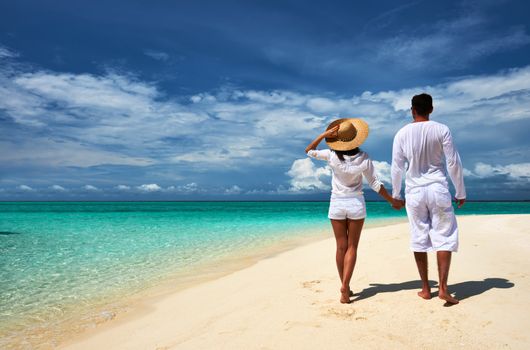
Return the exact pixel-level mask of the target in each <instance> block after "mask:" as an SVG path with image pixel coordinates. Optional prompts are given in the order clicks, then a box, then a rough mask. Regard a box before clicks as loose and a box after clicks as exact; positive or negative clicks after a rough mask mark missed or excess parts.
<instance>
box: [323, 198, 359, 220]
mask: <svg viewBox="0 0 530 350" xmlns="http://www.w3.org/2000/svg"><path fill="white" fill-rule="evenodd" d="M365 217H366V203H365V202H364V196H363V195H358V196H355V197H348V198H336V197H335V198H331V200H330V202H329V212H328V218H330V219H332V220H346V219H351V220H359V219H364V218H365Z"/></svg>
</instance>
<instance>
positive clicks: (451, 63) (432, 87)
mask: <svg viewBox="0 0 530 350" xmlns="http://www.w3.org/2000/svg"><path fill="white" fill-rule="evenodd" d="M529 12H530V5H527V4H526V2H525V1H446V2H443V3H442V2H433V1H412V2H396V1H378V2H369V3H362V4H359V3H356V2H352V1H325V2H324V1H322V2H307V1H193V2H184V1H130V0H129V1H116V0H114V1H90V2H88V1H87V2H72V1H47V2H42V1H24V0H19V1H16V2H7V1H3V2H1V3H0V123H1V129H0V160H1V162H2V170H1V171H0V200H63V199H66V200H181V199H182V200H190V199H191V200H193V199H199V200H207V199H218V200H219V199H220V200H222V199H226V200H305V199H326V198H328V196H329V183H330V177H329V175H330V172H329V169H328V168H326V167H325V164H323V163H319V162H318V161H314V160H313V161H312V160H309V159H307V158H306V157H305V154H304V151H303V150H304V148H305V146H306V145H307V144H308V143H309V142H310V141H311V140H312V138H313V137H314V136H316V135H317V134H318V133H319V132H321V131H322V130H323V129H324V128H325V126H326V125H327V124H328V123H329V122H330V121H332V120H333V119H335V118H338V117H361V118H364V119H365V120H366V121H367V122H368V123H369V124H370V128H371V134H370V137H369V138H368V141H367V142H366V144H365V145H364V146H363V148H364V150H365V151H367V152H368V153H369V154H370V156H371V158H372V159H373V160H375V161H376V166H377V169H378V172H379V175H380V177H381V178H382V179H383V180H384V181H386V182H387V183H388V176H389V163H390V161H391V159H390V154H391V145H392V138H393V135H394V134H395V132H396V131H397V130H399V128H401V127H402V126H403V125H405V124H406V123H408V122H410V115H409V113H410V111H409V107H410V98H411V97H412V96H413V95H414V94H417V93H420V92H428V93H431V94H432V95H433V97H434V104H435V112H434V114H433V115H432V119H433V120H437V121H440V122H442V123H445V124H447V125H448V126H449V127H450V128H451V129H452V131H453V136H454V139H455V142H456V145H457V148H458V149H459V151H460V154H461V156H462V159H463V162H464V167H465V169H466V170H465V173H466V186H467V189H468V197H469V198H470V199H530V186H529V185H530V156H529V155H528V151H529V146H530V139H529V138H528V131H529V130H530V59H529V57H530V23H529V22H530V21H529V20H528V16H527V14H528V13H529ZM387 187H388V186H387ZM366 193H367V196H368V198H369V199H374V198H376V196H374V194H373V193H371V191H370V190H369V189H367V191H366Z"/></svg>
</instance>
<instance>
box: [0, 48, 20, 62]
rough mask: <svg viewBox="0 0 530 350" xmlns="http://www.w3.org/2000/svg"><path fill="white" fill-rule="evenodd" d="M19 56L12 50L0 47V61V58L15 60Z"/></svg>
mask: <svg viewBox="0 0 530 350" xmlns="http://www.w3.org/2000/svg"><path fill="white" fill-rule="evenodd" d="M18 56H19V54H18V53H17V52H15V51H13V50H10V49H8V48H7V47H5V46H2V45H0V59H2V58H15V57H18Z"/></svg>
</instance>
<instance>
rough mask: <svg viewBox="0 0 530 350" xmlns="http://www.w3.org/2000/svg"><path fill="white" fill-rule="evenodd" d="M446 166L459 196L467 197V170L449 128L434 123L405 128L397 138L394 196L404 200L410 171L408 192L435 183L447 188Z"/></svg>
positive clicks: (419, 123) (393, 175) (393, 162)
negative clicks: (402, 194)
mask: <svg viewBox="0 0 530 350" xmlns="http://www.w3.org/2000/svg"><path fill="white" fill-rule="evenodd" d="M444 158H445V162H444ZM407 163H408V166H407ZM444 163H446V165H447V172H448V173H449V177H450V178H451V181H452V182H453V184H454V185H455V190H456V195H455V197H456V198H458V199H464V198H466V188H465V187H464V169H463V167H462V162H461V161H460V156H459V155H458V152H457V150H456V147H455V146H454V145H453V138H452V137H451V131H450V130H449V128H448V127H447V126H446V125H444V124H441V123H438V122H435V121H432V120H430V121H426V122H418V123H410V124H407V125H405V126H404V127H403V128H401V130H399V131H398V132H397V134H396V136H395V137H394V146H393V148H392V168H391V173H392V196H393V197H394V198H401V179H402V176H403V175H402V174H403V172H404V171H405V170H406V171H407V175H406V177H405V192H408V191H410V190H411V189H412V188H415V187H422V186H427V185H430V184H433V183H440V184H442V185H443V186H445V187H447V178H446V176H445V169H444Z"/></svg>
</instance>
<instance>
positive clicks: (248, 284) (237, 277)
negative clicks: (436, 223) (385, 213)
mask: <svg viewBox="0 0 530 350" xmlns="http://www.w3.org/2000/svg"><path fill="white" fill-rule="evenodd" d="M458 222H459V225H460V251H459V252H458V253H456V254H454V255H453V262H452V267H451V272H450V276H449V290H450V291H451V292H453V293H454V295H455V296H456V297H457V298H459V299H460V300H461V302H460V304H458V305H454V306H451V307H444V303H443V302H442V301H441V300H440V299H438V298H437V297H434V298H432V299H431V300H428V301H427V300H423V299H420V298H419V297H418V296H417V295H416V292H417V291H418V287H419V281H418V274H417V270H416V266H415V263H414V259H413V255H412V253H411V252H410V251H409V248H408V225H407V224H396V225H390V226H385V227H378V228H371V229H365V230H364V231H363V234H362V236H361V243H360V246H359V256H358V260H357V266H356V268H355V271H354V274H353V278H352V283H351V287H352V290H353V292H354V293H355V294H356V296H355V297H354V298H353V299H354V302H353V303H352V304H348V305H343V304H340V303H339V297H340V293H339V287H340V283H339V278H338V276H337V271H336V268H335V261H334V254H335V246H334V245H335V242H334V239H333V238H332V236H331V235H332V233H331V227H330V229H329V231H330V232H329V234H330V239H326V240H323V241H319V242H316V243H311V244H308V245H305V246H302V247H298V248H295V249H293V250H290V251H287V252H284V253H281V254H279V255H276V256H273V257H270V258H267V259H263V260H261V261H259V262H258V263H256V264H255V265H253V266H251V267H248V268H245V269H243V270H240V271H237V272H234V273H232V274H229V275H227V276H224V277H221V278H219V279H216V280H213V281H209V282H205V283H202V284H199V285H196V286H193V287H190V288H188V289H185V290H181V291H177V292H175V293H173V294H169V295H166V296H164V297H163V298H158V299H156V300H146V301H145V303H144V305H143V307H142V310H141V311H138V312H133V313H131V314H129V315H125V316H118V317H117V318H116V319H114V320H112V321H110V322H107V323H105V324H102V325H100V326H99V327H98V328H97V329H95V330H94V331H91V332H88V333H85V334H82V335H80V337H79V338H76V339H72V340H71V341H69V342H68V343H67V344H63V346H62V348H64V349H89V350H93V349H352V348H356V349H369V348H370V349H374V348H377V349H455V348H462V349H463V348H466V349H499V348H502V349H528V348H530V332H528V330H529V329H530V276H529V275H530V258H529V257H530V215H492V216H460V217H458ZM429 259H430V266H429V271H430V279H431V280H432V281H433V282H434V281H436V280H437V269H436V260H435V255H434V254H429ZM433 291H436V289H433Z"/></svg>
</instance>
